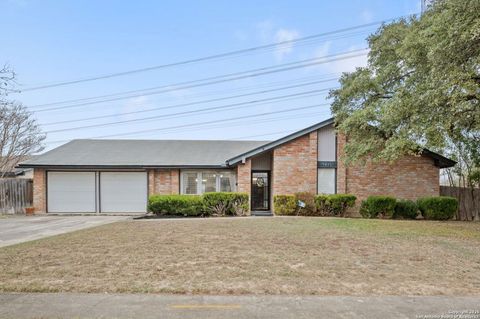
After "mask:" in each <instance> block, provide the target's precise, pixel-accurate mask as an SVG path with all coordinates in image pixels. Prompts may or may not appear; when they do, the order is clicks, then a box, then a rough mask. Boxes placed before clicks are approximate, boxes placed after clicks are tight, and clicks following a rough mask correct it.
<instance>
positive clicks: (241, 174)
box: [237, 159, 252, 195]
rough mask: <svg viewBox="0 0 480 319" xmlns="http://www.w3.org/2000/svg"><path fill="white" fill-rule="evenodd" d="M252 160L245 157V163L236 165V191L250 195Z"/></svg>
mask: <svg viewBox="0 0 480 319" xmlns="http://www.w3.org/2000/svg"><path fill="white" fill-rule="evenodd" d="M251 174H252V161H251V159H247V160H246V161H245V164H238V166H237V192H241V193H247V194H248V195H250V190H251V188H252V180H251V178H252V176H251Z"/></svg>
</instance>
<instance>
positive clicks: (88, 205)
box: [47, 172, 96, 213]
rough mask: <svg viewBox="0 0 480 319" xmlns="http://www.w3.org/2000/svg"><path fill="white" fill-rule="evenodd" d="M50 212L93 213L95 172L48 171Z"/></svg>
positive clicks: (48, 203) (48, 205) (48, 206)
mask: <svg viewBox="0 0 480 319" xmlns="http://www.w3.org/2000/svg"><path fill="white" fill-rule="evenodd" d="M47 178H48V185H47V208H48V212H50V213H94V212H95V211H96V207H95V206H96V205H95V172H48V177H47Z"/></svg>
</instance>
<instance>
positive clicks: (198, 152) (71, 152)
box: [20, 139, 268, 167]
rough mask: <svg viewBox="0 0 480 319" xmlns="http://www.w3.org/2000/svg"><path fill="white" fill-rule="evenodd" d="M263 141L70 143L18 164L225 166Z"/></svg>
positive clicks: (23, 165)
mask: <svg viewBox="0 0 480 319" xmlns="http://www.w3.org/2000/svg"><path fill="white" fill-rule="evenodd" d="M265 143H268V142H267V141H224V140H222V141H210V140H90V139H88V140H73V141H71V142H69V143H67V144H64V145H62V146H60V147H57V148H55V149H53V150H51V151H48V152H46V153H44V154H42V155H40V156H38V157H36V158H34V159H31V160H28V161H25V162H23V163H22V164H20V166H21V167H38V166H115V167H121V166H123V167H129V166H132V167H134V166H138V167H189V166H197V167H200V166H204V167H210V166H225V162H226V160H227V159H229V158H231V157H233V156H236V155H238V154H242V153H244V152H247V151H249V150H251V149H253V148H256V147H258V146H260V145H263V144H265Z"/></svg>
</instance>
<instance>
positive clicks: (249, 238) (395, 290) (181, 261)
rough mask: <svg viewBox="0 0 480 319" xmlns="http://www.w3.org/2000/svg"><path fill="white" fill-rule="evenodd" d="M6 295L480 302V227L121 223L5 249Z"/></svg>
mask: <svg viewBox="0 0 480 319" xmlns="http://www.w3.org/2000/svg"><path fill="white" fill-rule="evenodd" d="M0 291H3V292H6V291H17V292H20V291H27V292H58V291H68V292H112V293H113V292H117V293H118V292H120V293H121V292H134V293H135V292H137V293H140V292H146V293H195V294H316V295H400V294H401V295H438V294H447V295H480V223H464V222H434V221H395V220H366V219H344V218H307V217H278V218H268V219H261V218H258V219H255V218H242V219H233V218H232V219H216V218H214V219H195V220H191V219H184V220H160V221H158V220H155V221H128V222H118V223H115V224H109V225H105V226H100V227H96V228H91V229H87V230H81V231H77V232H73V233H70V234H65V235H59V236H55V237H51V238H47V239H42V240H38V241H33V242H29V243H24V244H19V245H15V246H10V247H5V248H1V249H0Z"/></svg>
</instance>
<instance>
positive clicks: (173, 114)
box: [45, 88, 334, 133]
mask: <svg viewBox="0 0 480 319" xmlns="http://www.w3.org/2000/svg"><path fill="white" fill-rule="evenodd" d="M332 89H334V88H326V89H320V90H310V91H304V92H298V93H293V94H287V95H282V96H275V97H270V98H265V99H258V100H252V101H246V102H240V103H233V104H227V105H220V106H213V107H208V108H204V109H199V110H190V111H183V112H177V113H169V114H161V115H155V116H149V117H143V118H138V119H131V120H123V121H113V122H107V123H101V124H91V125H84V126H76V127H69V128H63V129H58V130H51V131H46V132H45V133H58V132H67V131H76V130H80V129H86V128H94V127H104V126H110V125H117V124H125V123H134V122H141V121H148V120H154V119H164V118H171V117H180V116H178V115H189V114H195V113H202V112H206V111H213V110H215V111H217V110H224V109H228V110H231V109H233V108H234V107H237V108H238V106H242V107H245V105H249V104H258V103H263V102H267V101H268V102H270V101H277V100H282V99H285V98H291V97H297V96H303V95H309V94H312V93H319V92H326V91H330V90H332Z"/></svg>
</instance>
